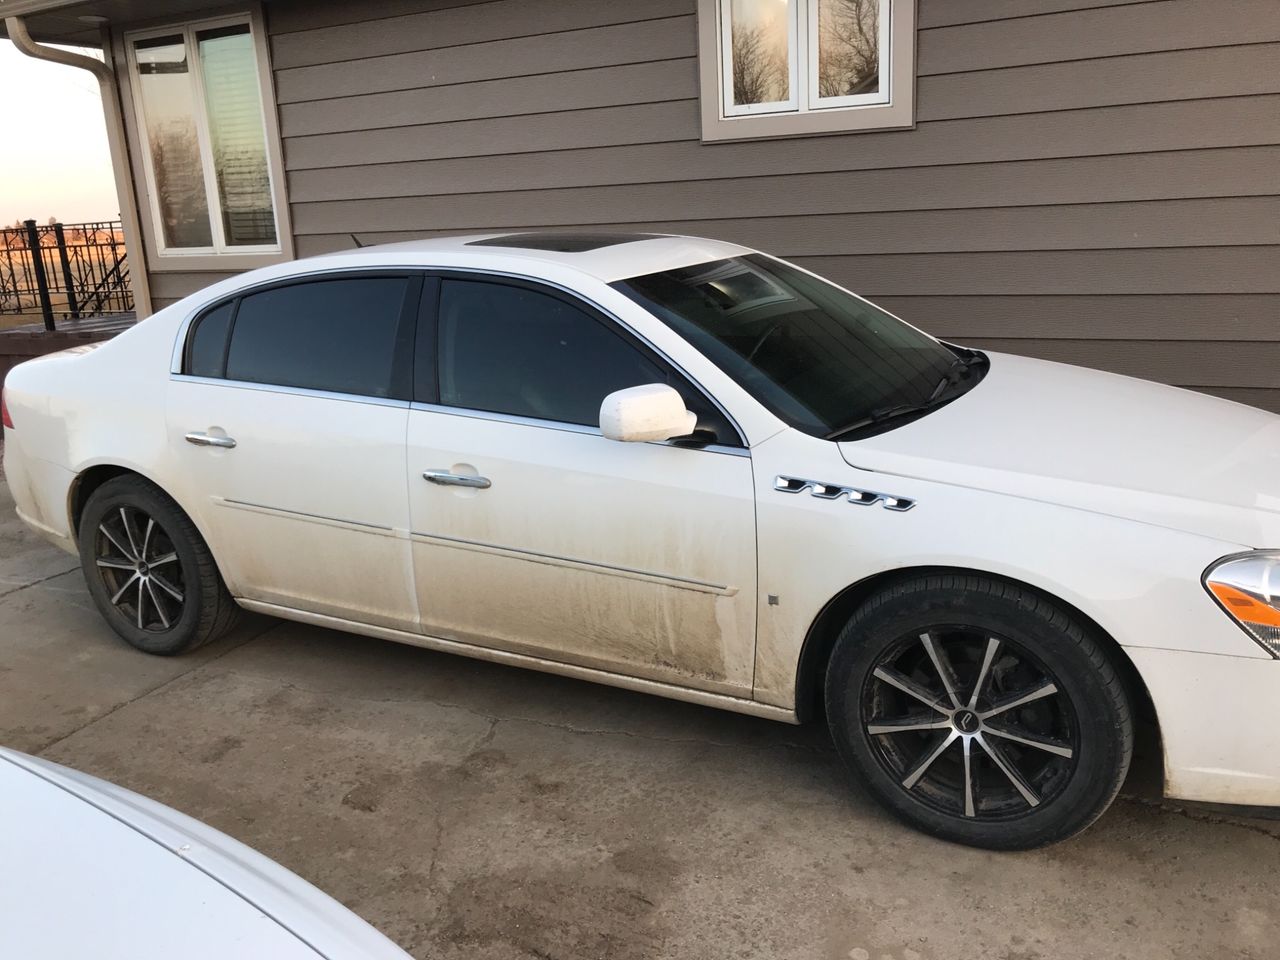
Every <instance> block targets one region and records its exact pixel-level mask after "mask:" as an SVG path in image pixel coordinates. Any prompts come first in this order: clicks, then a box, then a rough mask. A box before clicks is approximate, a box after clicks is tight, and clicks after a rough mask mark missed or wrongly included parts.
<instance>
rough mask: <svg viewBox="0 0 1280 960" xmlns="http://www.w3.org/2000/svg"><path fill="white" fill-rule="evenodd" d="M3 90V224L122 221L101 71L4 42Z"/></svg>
mask: <svg viewBox="0 0 1280 960" xmlns="http://www.w3.org/2000/svg"><path fill="white" fill-rule="evenodd" d="M80 52H88V53H92V52H94V51H80ZM0 90H3V91H4V94H3V101H0V102H3V105H4V106H3V116H4V126H5V130H4V137H3V149H0V225H3V226H11V225H12V224H13V222H14V221H15V220H19V219H26V218H28V217H34V218H35V219H36V220H38V221H40V222H41V223H44V222H45V221H46V220H48V219H49V218H50V217H57V218H58V219H59V220H61V221H62V222H63V223H77V222H80V221H84V220H115V219H116V216H117V213H118V211H119V209H120V207H119V204H118V203H117V202H116V189H115V181H114V180H113V179H112V176H111V158H110V155H109V154H108V152H107V133H106V127H105V125H104V123H103V120H102V102H101V100H100V99H99V97H98V81H97V80H96V79H94V77H93V75H92V74H90V73H89V72H88V71H87V70H79V69H77V68H75V67H66V66H62V65H60V64H55V63H45V62H43V61H40V60H33V59H31V58H30V57H27V56H24V55H23V54H22V53H20V52H19V51H18V50H17V48H15V47H14V46H13V44H11V43H10V42H9V41H8V40H0Z"/></svg>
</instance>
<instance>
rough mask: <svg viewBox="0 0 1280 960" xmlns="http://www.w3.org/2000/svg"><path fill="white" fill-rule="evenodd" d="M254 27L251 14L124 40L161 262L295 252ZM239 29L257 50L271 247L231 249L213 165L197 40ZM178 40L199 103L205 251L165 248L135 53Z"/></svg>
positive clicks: (141, 32)
mask: <svg viewBox="0 0 1280 960" xmlns="http://www.w3.org/2000/svg"><path fill="white" fill-rule="evenodd" d="M254 21H255V18H254V17H252V16H251V15H250V14H248V13H240V14H232V15H228V16H223V17H213V18H209V19H205V20H194V21H186V22H183V23H176V24H171V25H168V26H163V27H152V28H149V29H146V30H131V31H128V32H127V33H125V34H124V35H123V37H122V42H123V46H124V55H125V62H126V63H127V64H128V69H129V86H130V88H131V93H132V105H133V111H134V117H135V118H136V126H137V132H138V133H137V142H138V145H139V150H138V152H139V153H140V154H141V159H142V167H143V172H144V175H145V178H146V185H147V206H148V207H149V208H150V209H149V213H150V222H151V231H152V239H153V244H154V250H155V254H156V255H157V256H158V257H164V258H166V259H169V258H172V259H175V260H176V259H179V258H190V257H214V258H217V259H218V260H219V261H220V260H222V259H223V258H227V257H239V256H247V257H251V258H253V257H273V258H276V259H279V258H280V257H281V256H282V255H289V254H291V251H289V250H288V248H287V243H288V241H287V239H286V238H287V233H286V231H288V230H289V224H288V223H287V221H286V218H285V217H283V216H282V215H281V213H282V207H283V202H282V194H281V190H280V184H281V183H282V180H281V174H280V163H279V157H278V148H275V147H274V145H273V140H274V138H276V137H277V133H276V130H275V128H274V124H272V123H271V122H270V119H269V118H270V117H271V112H270V111H274V103H273V102H272V101H271V100H269V99H268V98H267V96H266V92H267V91H269V90H270V89H271V87H270V85H268V84H266V83H264V74H269V69H270V68H269V65H268V64H267V63H266V61H265V58H264V57H263V53H262V45H261V42H260V34H259V25H258V24H257V23H255V22H254ZM239 26H244V27H248V28H249V37H250V40H251V41H252V42H253V47H254V54H255V56H254V64H255V68H256V70H257V78H256V79H257V81H258V103H259V106H260V108H261V113H262V121H263V131H262V133H263V149H264V150H265V152H266V159H267V179H268V189H269V192H270V194H271V214H272V219H273V220H274V222H275V228H276V242H275V243H272V244H253V245H246V244H235V245H231V244H228V243H227V242H226V236H225V233H224V230H223V225H222V202H221V195H220V193H219V191H218V175H217V170H216V167H215V164H214V156H213V142H212V135H211V133H210V131H209V114H208V110H207V108H206V106H205V92H204V73H203V71H202V70H201V66H200V49H199V43H198V42H197V40H196V34H197V33H199V32H202V31H205V30H211V29H218V28H219V27H239ZM178 35H181V37H182V40H183V44H184V45H185V49H186V54H187V69H188V71H189V73H190V75H191V77H192V80H193V85H194V96H195V100H196V111H195V117H194V118H193V119H194V121H195V127H196V140H197V143H198V145H199V148H200V164H201V167H202V168H203V174H204V186H205V195H206V198H207V201H208V207H209V227H210V235H211V237H212V239H213V244H212V245H211V246H205V247H168V246H166V245H165V242H164V222H163V217H162V215H161V212H160V203H159V194H158V191H157V187H156V175H155V168H154V165H153V161H152V157H151V150H150V149H149V148H148V146H147V115H146V110H145V108H144V105H143V99H142V85H141V83H140V74H139V72H138V59H137V51H136V49H135V48H134V44H135V43H136V42H137V41H139V40H154V39H156V38H159V37H169V36H178Z"/></svg>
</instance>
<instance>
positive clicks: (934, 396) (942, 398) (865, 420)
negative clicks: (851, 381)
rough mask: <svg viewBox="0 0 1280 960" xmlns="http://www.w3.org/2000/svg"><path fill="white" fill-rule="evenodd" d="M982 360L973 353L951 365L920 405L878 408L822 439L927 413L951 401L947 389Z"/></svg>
mask: <svg viewBox="0 0 1280 960" xmlns="http://www.w3.org/2000/svg"><path fill="white" fill-rule="evenodd" d="M985 360H986V357H985V356H983V355H982V354H981V353H978V352H977V351H976V350H974V351H971V352H969V353H967V354H964V355H961V356H957V357H956V358H955V359H954V360H952V361H951V363H950V365H949V366H948V367H947V372H946V374H945V375H944V376H943V378H942V379H941V380H939V381H938V385H937V386H936V387H934V388H933V392H932V393H931V394H929V399H927V400H925V401H924V402H923V403H895V404H890V405H889V406H884V407H877V408H876V409H875V410H872V411H871V412H870V413H868V414H867V415H866V416H865V417H859V418H858V419H857V420H854V421H853V422H852V423H846V424H845V425H844V426H842V427H840V428H838V429H836V430H832V431H831V432H830V433H828V434H827V435H826V436H824V437H823V438H822V439H824V440H839V439H841V438H842V437H845V436H847V435H848V434H851V433H854V432H856V431H858V430H861V429H862V428H863V427H870V426H876V425H879V424H882V423H885V422H886V421H889V420H898V419H901V418H902V417H909V416H914V415H916V414H924V413H928V412H929V411H930V410H932V409H934V408H935V407H940V406H942V405H943V404H944V403H948V402H949V401H950V400H952V399H953V398H952V397H948V396H947V395H946V394H947V387H950V386H956V385H958V384H959V383H960V381H961V379H963V377H964V376H965V375H966V374H967V373H968V372H969V371H970V370H971V369H972V368H973V367H975V366H977V365H978V364H980V363H983V362H984V361H985Z"/></svg>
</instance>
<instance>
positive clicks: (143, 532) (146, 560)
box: [94, 506, 186, 632]
mask: <svg viewBox="0 0 1280 960" xmlns="http://www.w3.org/2000/svg"><path fill="white" fill-rule="evenodd" d="M96 540H97V542H96V543H95V544H94V554H95V557H94V563H95V564H96V565H97V567H98V569H99V573H100V575H101V577H102V579H103V580H104V581H105V582H106V585H107V591H108V592H109V593H110V594H111V602H112V604H114V605H115V607H116V608H117V609H119V610H120V611H121V612H122V613H124V614H125V615H126V616H127V617H128V618H129V619H130V620H131V621H133V622H134V623H136V624H137V627H138V629H139V630H150V631H152V632H160V631H164V630H168V629H169V628H171V627H172V626H173V624H174V623H175V622H176V621H177V620H179V619H180V618H181V616H182V604H183V602H184V601H185V599H186V594H185V593H184V592H183V590H184V585H183V580H184V578H183V575H182V564H181V563H179V562H178V551H177V550H175V549H174V547H173V540H172V538H171V537H170V536H169V534H168V533H167V532H165V530H164V528H163V527H161V526H160V525H159V524H158V523H156V519H155V517H152V516H149V515H147V514H146V513H144V512H143V511H142V510H140V509H138V508H137V507H125V506H122V507H120V508H118V509H117V510H116V512H115V514H114V515H112V514H107V515H106V516H104V517H103V518H102V521H101V522H100V523H99V524H98V530H97V536H96Z"/></svg>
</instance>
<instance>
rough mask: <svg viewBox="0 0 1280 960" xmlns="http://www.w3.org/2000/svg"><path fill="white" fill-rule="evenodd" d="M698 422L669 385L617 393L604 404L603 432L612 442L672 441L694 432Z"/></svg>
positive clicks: (601, 405) (650, 384)
mask: <svg viewBox="0 0 1280 960" xmlns="http://www.w3.org/2000/svg"><path fill="white" fill-rule="evenodd" d="M697 423H698V417H697V415H696V414H694V413H691V412H690V411H688V410H686V409H685V407H684V400H683V399H682V398H681V396H680V394H679V393H678V392H677V391H676V390H675V388H674V387H669V386H667V385H666V384H665V383H646V384H643V385H642V386H639V387H628V388H627V389H625V390H616V391H614V392H613V393H611V394H609V395H608V396H607V397H605V398H604V402H603V403H601V404H600V432H601V433H603V434H604V435H605V436H606V437H608V438H609V439H610V440H623V441H626V442H629V443H635V442H644V441H649V440H670V439H671V438H672V437H683V436H685V435H686V434H689V433H692V432H693V428H694V427H695V426H697Z"/></svg>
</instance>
